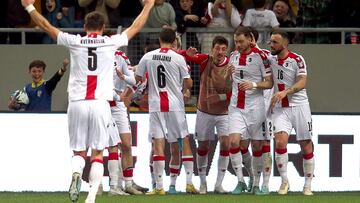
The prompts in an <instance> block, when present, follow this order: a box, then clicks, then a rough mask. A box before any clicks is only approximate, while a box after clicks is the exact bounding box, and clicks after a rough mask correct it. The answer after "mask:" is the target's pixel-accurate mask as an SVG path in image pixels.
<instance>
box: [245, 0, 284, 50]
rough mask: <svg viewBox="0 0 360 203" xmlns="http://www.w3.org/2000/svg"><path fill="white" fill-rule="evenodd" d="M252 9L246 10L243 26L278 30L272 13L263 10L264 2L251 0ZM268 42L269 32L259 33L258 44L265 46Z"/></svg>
mask: <svg viewBox="0 0 360 203" xmlns="http://www.w3.org/2000/svg"><path fill="white" fill-rule="evenodd" d="M253 3H254V8H252V9H248V10H247V11H246V14H245V18H244V21H243V23H242V25H243V26H251V27H253V28H255V29H259V28H273V29H274V28H278V27H279V22H278V21H277V19H276V16H275V14H274V12H273V11H271V10H268V9H265V5H266V0H253ZM269 40H270V32H268V31H259V39H258V41H257V43H258V44H266V43H267V42H268V41H269Z"/></svg>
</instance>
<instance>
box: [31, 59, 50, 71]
mask: <svg viewBox="0 0 360 203" xmlns="http://www.w3.org/2000/svg"><path fill="white" fill-rule="evenodd" d="M33 67H36V68H42V69H43V70H45V68H46V64H45V62H44V61H42V60H34V61H32V62H31V63H30V64H29V70H31V68H33Z"/></svg>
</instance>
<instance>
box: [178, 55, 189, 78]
mask: <svg viewBox="0 0 360 203" xmlns="http://www.w3.org/2000/svg"><path fill="white" fill-rule="evenodd" d="M179 64H180V77H181V78H183V79H184V78H190V74H189V69H188V65H187V64H186V62H185V59H184V57H182V56H181V57H179Z"/></svg>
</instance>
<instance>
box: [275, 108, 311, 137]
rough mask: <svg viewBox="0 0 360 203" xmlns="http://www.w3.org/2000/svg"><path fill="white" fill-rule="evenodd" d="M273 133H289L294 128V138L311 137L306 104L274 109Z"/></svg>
mask: <svg viewBox="0 0 360 203" xmlns="http://www.w3.org/2000/svg"><path fill="white" fill-rule="evenodd" d="M273 120H274V129H275V130H274V133H278V132H281V131H284V132H286V133H287V134H288V135H290V133H291V131H292V129H293V128H294V129H295V133H296V140H298V141H299V140H308V139H311V137H312V119H311V110H310V106H309V105H308V104H306V105H301V106H293V107H287V108H281V107H277V108H275V109H274V114H273Z"/></svg>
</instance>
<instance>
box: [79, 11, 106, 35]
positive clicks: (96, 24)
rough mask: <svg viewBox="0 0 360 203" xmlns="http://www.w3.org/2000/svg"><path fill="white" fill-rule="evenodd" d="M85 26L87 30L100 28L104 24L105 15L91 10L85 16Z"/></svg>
mask: <svg viewBox="0 0 360 203" xmlns="http://www.w3.org/2000/svg"><path fill="white" fill-rule="evenodd" d="M84 24H85V27H86V28H87V29H88V30H91V31H95V30H101V29H102V27H103V26H104V24H105V17H104V15H103V14H102V13H100V12H97V11H93V12H90V13H88V14H87V15H86V16H85V23H84Z"/></svg>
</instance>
